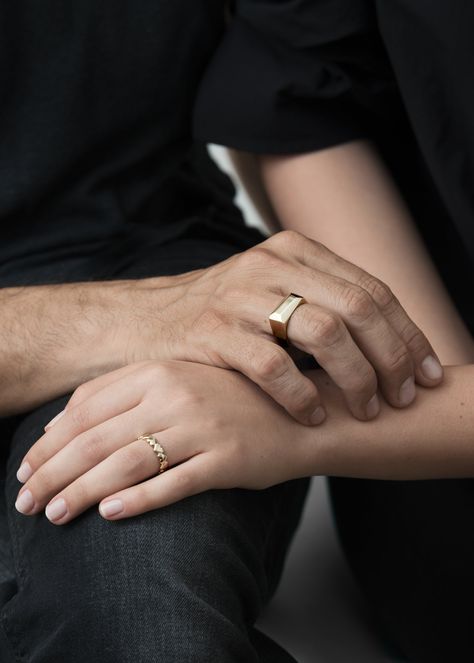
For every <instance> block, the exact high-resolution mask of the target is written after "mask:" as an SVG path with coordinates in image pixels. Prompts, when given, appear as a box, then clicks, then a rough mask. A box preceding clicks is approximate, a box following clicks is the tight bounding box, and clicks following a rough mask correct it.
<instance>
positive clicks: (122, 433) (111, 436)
mask: <svg viewBox="0 0 474 663" xmlns="http://www.w3.org/2000/svg"><path fill="white" fill-rule="evenodd" d="M148 419H150V417H149V416H148ZM153 419H154V420H155V422H154V423H152V422H151V421H147V417H146V412H145V410H144V408H143V407H141V406H136V407H134V408H132V409H131V410H128V411H127V412H125V413H123V414H120V415H118V416H116V417H112V418H111V419H108V420H107V421H104V422H103V423H101V424H99V425H97V426H94V427H92V428H90V429H89V430H86V431H85V432H82V433H80V434H78V435H77V436H76V437H73V439H71V438H69V439H70V440H71V441H70V442H69V443H67V444H66V445H65V446H63V447H62V448H61V449H60V450H59V451H57V452H56V453H55V454H53V455H52V456H51V457H50V458H49V459H48V460H47V461H46V462H44V463H43V464H41V465H40V466H39V467H38V468H37V469H36V471H35V472H34V473H33V474H32V476H31V477H30V478H29V479H28V481H27V482H26V483H25V484H24V485H23V487H22V488H21V490H20V491H19V493H18V498H17V501H16V504H15V506H16V508H17V510H18V511H20V512H21V513H23V514H27V515H33V514H35V513H38V511H40V510H41V509H42V508H44V506H45V504H46V503H47V502H48V500H50V499H51V498H52V497H53V496H54V495H55V494H56V493H57V492H58V491H60V490H62V489H63V488H65V486H68V485H70V484H71V483H72V482H73V481H74V480H75V479H77V478H78V477H80V476H81V475H83V474H84V473H85V472H87V471H88V470H90V469H91V468H92V467H94V465H97V464H98V463H100V462H101V461H103V460H104V459H105V458H107V457H108V456H110V455H111V454H113V453H114V452H115V451H117V450H118V449H120V448H121V447H124V446H125V445H127V444H129V443H130V441H131V440H136V439H137V437H138V436H139V435H140V434H142V432H143V431H144V430H146V429H148V430H149V429H150V428H152V427H153V426H154V427H156V414H155V415H154V416H153ZM163 428H166V424H165V423H164V424H163ZM138 431H140V432H138ZM142 444H144V442H143V441H142Z"/></svg>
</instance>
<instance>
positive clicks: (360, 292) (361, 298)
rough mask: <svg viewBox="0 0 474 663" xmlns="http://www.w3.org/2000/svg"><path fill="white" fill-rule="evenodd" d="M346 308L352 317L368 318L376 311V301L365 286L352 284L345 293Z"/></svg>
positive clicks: (358, 318) (362, 319) (344, 302)
mask: <svg viewBox="0 0 474 663" xmlns="http://www.w3.org/2000/svg"><path fill="white" fill-rule="evenodd" d="M343 304H344V308H345V310H346V312H347V314H348V315H349V317H351V318H355V319H357V320H360V321H364V320H367V318H370V316H371V315H373V313H374V312H375V302H374V300H373V299H372V297H371V296H370V294H369V293H368V292H367V290H364V289H363V288H359V287H357V286H351V287H349V288H347V290H346V292H345V293H344V295H343Z"/></svg>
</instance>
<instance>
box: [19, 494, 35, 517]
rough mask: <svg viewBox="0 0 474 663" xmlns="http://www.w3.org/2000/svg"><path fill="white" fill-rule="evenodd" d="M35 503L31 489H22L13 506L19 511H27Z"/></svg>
mask: <svg viewBox="0 0 474 663" xmlns="http://www.w3.org/2000/svg"><path fill="white" fill-rule="evenodd" d="M34 505H35V500H34V498H33V495H32V494H31V491H30V490H28V488H27V489H26V490H24V491H23V492H22V494H21V495H19V496H18V497H17V500H16V502H15V508H16V510H17V511H19V512H20V513H29V512H30V511H31V509H32V508H33V507H34Z"/></svg>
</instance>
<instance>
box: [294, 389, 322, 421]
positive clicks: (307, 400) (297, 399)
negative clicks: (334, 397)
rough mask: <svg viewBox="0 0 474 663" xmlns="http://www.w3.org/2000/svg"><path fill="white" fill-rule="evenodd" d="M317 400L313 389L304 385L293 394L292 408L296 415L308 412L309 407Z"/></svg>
mask: <svg viewBox="0 0 474 663" xmlns="http://www.w3.org/2000/svg"><path fill="white" fill-rule="evenodd" d="M314 400H315V393H314V391H313V390H312V389H309V388H307V387H304V388H303V389H300V390H299V391H297V392H296V394H294V396H293V401H292V410H293V413H294V414H296V415H305V414H307V411H308V408H309V407H310V405H312V403H313V401H314ZM314 407H316V405H314Z"/></svg>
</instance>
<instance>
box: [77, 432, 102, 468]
mask: <svg viewBox="0 0 474 663" xmlns="http://www.w3.org/2000/svg"><path fill="white" fill-rule="evenodd" d="M102 442H103V440H102V438H101V436H100V435H99V434H98V433H96V432H94V433H88V434H87V435H82V436H80V437H78V438H77V439H76V445H77V447H78V449H79V453H80V454H81V456H82V457H83V458H85V459H86V460H87V461H88V462H89V463H96V462H97V461H99V460H100V456H101V444H102Z"/></svg>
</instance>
